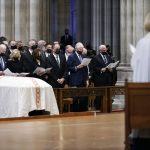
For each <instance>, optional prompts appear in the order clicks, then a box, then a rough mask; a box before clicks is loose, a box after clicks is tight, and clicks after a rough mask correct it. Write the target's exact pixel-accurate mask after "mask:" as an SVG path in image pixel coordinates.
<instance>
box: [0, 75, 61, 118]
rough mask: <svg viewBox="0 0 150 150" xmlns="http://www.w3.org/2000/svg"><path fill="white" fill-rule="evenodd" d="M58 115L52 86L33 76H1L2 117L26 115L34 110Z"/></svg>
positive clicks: (0, 113) (0, 100) (0, 116)
mask: <svg viewBox="0 0 150 150" xmlns="http://www.w3.org/2000/svg"><path fill="white" fill-rule="evenodd" d="M43 109H45V110H46V111H50V114H51V115H58V114H59V111H58V106H57V102H56V98H55V95H54V92H53V89H52V87H51V86H50V85H49V84H48V83H46V82H45V81H43V80H40V79H37V78H31V77H10V76H0V118H10V117H26V116H28V113H29V112H30V111H32V110H43Z"/></svg>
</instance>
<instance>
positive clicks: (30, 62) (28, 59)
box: [22, 50, 37, 73]
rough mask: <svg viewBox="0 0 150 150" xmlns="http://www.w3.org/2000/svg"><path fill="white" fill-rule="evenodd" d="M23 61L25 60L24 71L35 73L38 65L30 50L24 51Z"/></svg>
mask: <svg viewBox="0 0 150 150" xmlns="http://www.w3.org/2000/svg"><path fill="white" fill-rule="evenodd" d="M22 61H23V71H24V72H28V73H33V71H34V70H35V69H36V67H37V65H36V63H35V61H34V59H33V56H32V55H31V54H30V52H29V50H27V51H25V52H24V53H22Z"/></svg>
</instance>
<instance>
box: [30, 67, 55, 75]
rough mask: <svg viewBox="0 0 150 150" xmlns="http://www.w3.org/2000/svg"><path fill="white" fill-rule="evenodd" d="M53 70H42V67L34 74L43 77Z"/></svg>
mask: <svg viewBox="0 0 150 150" xmlns="http://www.w3.org/2000/svg"><path fill="white" fill-rule="evenodd" d="M51 69H52V68H46V69H45V68H42V67H37V68H36V69H35V70H34V72H33V73H35V74H37V75H39V76H41V75H43V74H45V73H49V72H50V71H51Z"/></svg>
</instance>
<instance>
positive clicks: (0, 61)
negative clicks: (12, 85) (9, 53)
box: [0, 44, 7, 75]
mask: <svg viewBox="0 0 150 150" xmlns="http://www.w3.org/2000/svg"><path fill="white" fill-rule="evenodd" d="M5 52H6V45H4V44H0V75H3V71H4V70H5V69H6V68H7V59H6V56H5Z"/></svg>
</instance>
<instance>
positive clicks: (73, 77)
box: [67, 53, 88, 87]
mask: <svg viewBox="0 0 150 150" xmlns="http://www.w3.org/2000/svg"><path fill="white" fill-rule="evenodd" d="M82 58H84V56H82ZM80 63H81V62H80V60H79V58H78V56H77V54H76V53H73V54H71V55H70V56H69V57H68V60H67V68H68V72H70V76H69V79H68V80H69V81H68V84H69V85H70V86H77V87H82V86H85V85H86V81H87V80H88V69H87V67H86V66H85V67H83V68H80V69H76V66H78V65H79V64H80Z"/></svg>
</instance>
